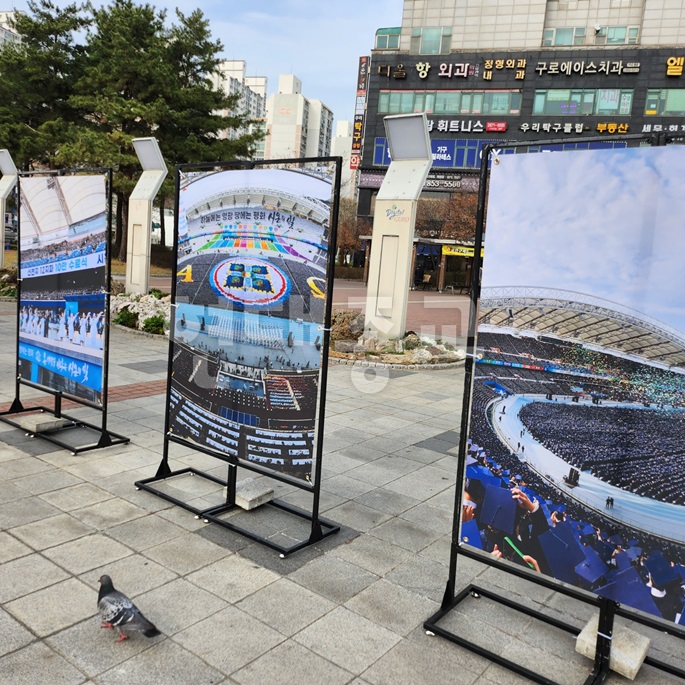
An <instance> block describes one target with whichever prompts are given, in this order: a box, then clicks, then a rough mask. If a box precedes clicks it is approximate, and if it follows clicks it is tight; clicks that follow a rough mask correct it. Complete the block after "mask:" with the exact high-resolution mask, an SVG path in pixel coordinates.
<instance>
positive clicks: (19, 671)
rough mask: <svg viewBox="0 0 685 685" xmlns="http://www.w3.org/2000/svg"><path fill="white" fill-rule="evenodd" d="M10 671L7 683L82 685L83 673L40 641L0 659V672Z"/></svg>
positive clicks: (20, 684)
mask: <svg viewBox="0 0 685 685" xmlns="http://www.w3.org/2000/svg"><path fill="white" fill-rule="evenodd" d="M7 673H11V674H12V675H11V680H9V681H7V680H5V681H4V682H5V683H7V685H36V684H37V683H46V684H47V683H50V685H82V683H83V682H84V680H85V678H84V676H83V673H81V672H80V671H78V670H77V669H75V668H74V667H73V666H72V665H71V664H70V663H68V662H67V661H66V660H65V659H63V658H62V657H61V656H59V654H57V653H56V652H54V651H53V650H52V649H50V647H48V646H47V645H44V644H42V643H41V642H36V643H35V644H32V645H29V646H28V647H24V649H20V650H19V651H18V652H13V653H12V654H8V655H7V656H5V657H3V658H2V659H0V674H7Z"/></svg>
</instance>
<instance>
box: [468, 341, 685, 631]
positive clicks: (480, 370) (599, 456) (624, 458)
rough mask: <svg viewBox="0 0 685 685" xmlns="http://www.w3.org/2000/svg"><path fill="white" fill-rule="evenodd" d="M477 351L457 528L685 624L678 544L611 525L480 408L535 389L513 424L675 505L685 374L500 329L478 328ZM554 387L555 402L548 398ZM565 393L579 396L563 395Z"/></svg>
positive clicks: (614, 480) (483, 543) (495, 551)
mask: <svg viewBox="0 0 685 685" xmlns="http://www.w3.org/2000/svg"><path fill="white" fill-rule="evenodd" d="M478 348H479V349H478V352H479V353H481V354H482V355H483V360H482V362H481V363H479V364H478V366H477V375H476V381H475V383H474V387H473V395H472V409H471V427H470V441H469V457H470V458H469V460H468V462H467V468H466V475H467V484H466V494H465V497H466V500H465V506H464V513H463V520H462V537H467V538H468V540H469V541H470V542H471V544H475V545H476V546H478V547H481V548H482V549H484V550H485V551H487V552H489V553H491V554H492V555H493V556H496V557H505V558H507V559H510V560H512V561H517V562H518V563H521V564H523V565H526V566H527V567H528V568H529V569H531V570H532V571H538V572H542V573H547V574H549V575H552V576H553V577H556V578H558V579H560V580H563V581H565V582H569V583H571V584H574V585H576V586H580V587H583V588H585V589H588V590H591V591H596V592H598V594H601V595H603V596H608V597H610V598H613V599H616V600H617V601H621V602H624V603H627V604H630V605H632V606H634V607H636V608H639V609H642V610H644V611H647V612H649V613H652V614H654V615H657V616H661V617H663V618H665V619H667V620H669V621H675V622H681V623H684V622H685V620H684V619H683V610H684V608H685V566H684V565H685V548H684V547H683V545H682V544H678V543H676V542H673V541H669V540H665V539H663V538H660V537H657V536H654V535H651V534H648V533H645V532H643V531H638V530H636V529H632V528H630V526H628V525H624V524H621V525H620V526H618V525H617V524H616V522H615V520H613V519H612V518H610V517H609V516H604V515H603V513H602V512H601V511H595V510H592V509H589V508H586V507H584V506H582V505H581V504H579V503H578V502H577V501H576V500H574V499H573V498H572V497H571V496H569V495H567V494H566V493H564V492H563V491H560V490H557V489H556V488H555V487H553V485H552V484H550V483H548V482H547V481H546V480H544V479H543V478H542V477H541V476H540V475H539V474H538V473H537V472H536V471H535V470H534V469H533V468H532V467H530V466H529V465H528V464H526V463H525V462H523V461H521V460H520V459H519V457H518V456H517V455H516V454H514V453H513V451H512V450H510V449H509V448H508V447H507V446H506V445H505V444H504V443H503V442H502V441H501V440H500V439H499V437H498V436H497V434H496V432H495V430H494V428H493V425H492V423H491V422H494V420H495V417H494V416H492V415H490V416H489V415H488V407H489V406H490V404H491V402H492V400H494V399H497V398H500V397H501V396H502V393H505V394H509V393H514V394H519V393H527V394H528V395H529V396H530V395H531V394H536V395H540V396H541V399H540V401H534V402H531V403H529V404H527V405H526V406H525V407H524V408H523V409H522V410H521V412H520V414H519V418H520V419H521V421H522V423H523V424H524V426H525V428H524V429H522V433H526V432H529V433H530V436H531V437H532V438H533V439H535V440H536V441H538V442H540V443H541V444H543V445H545V446H546V447H547V448H548V449H550V451H552V452H554V453H555V454H557V455H558V456H560V457H562V458H563V459H565V460H566V461H568V462H569V464H571V465H573V466H575V467H577V468H579V469H581V470H584V469H590V470H591V471H592V473H593V474H594V475H596V476H597V477H599V478H600V479H602V480H605V481H606V482H609V483H611V484H613V485H616V486H618V487H621V488H624V489H626V490H632V491H633V492H636V493H638V494H641V495H644V496H646V497H651V498H655V499H661V500H663V501H666V502H670V503H674V504H681V505H682V504H685V499H684V498H683V491H684V488H683V485H685V476H684V475H683V474H684V473H685V469H683V466H685V456H684V454H685V453H684V452H683V448H682V444H680V441H679V440H678V436H681V435H682V433H683V431H682V429H678V426H682V422H683V421H684V420H685V413H684V412H683V410H682V409H683V407H684V406H685V401H684V398H685V378H684V377H683V376H682V375H680V374H677V373H675V372H672V371H668V370H665V369H662V368H657V367H653V366H647V365H643V364H639V363H637V362H634V361H632V360H628V359H625V358H622V357H618V356H614V355H610V354H608V353H602V352H596V351H589V350H586V349H584V348H582V346H579V345H572V344H558V345H557V344H554V343H550V342H543V341H539V340H536V339H533V338H518V337H516V338H515V337H514V336H510V335H507V334H498V333H491V332H488V333H483V334H479V337H478ZM493 361H495V362H505V363H506V365H503V364H500V365H498V364H492V363H491V362H493ZM488 362H490V363H488ZM523 365H527V366H529V367H535V368H528V369H524V368H523ZM553 393H555V394H561V395H564V396H565V397H564V402H553V401H552V402H550V401H549V397H550V396H551V395H552V394H553ZM543 397H546V398H547V401H545V400H543V399H542V398H543ZM573 397H576V398H578V397H581V398H583V400H581V401H580V402H569V400H571V399H572V398H573ZM610 400H611V404H612V406H605V404H603V403H604V402H609V401H610ZM616 402H619V403H626V406H615V403H616ZM628 405H629V406H628ZM674 422H676V423H674ZM608 514H609V515H610V514H611V510H609V511H608ZM469 526H475V527H476V528H475V532H474V529H469Z"/></svg>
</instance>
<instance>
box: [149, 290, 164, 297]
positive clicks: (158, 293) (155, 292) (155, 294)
mask: <svg viewBox="0 0 685 685" xmlns="http://www.w3.org/2000/svg"><path fill="white" fill-rule="evenodd" d="M150 295H152V297H156V298H157V299H158V300H161V299H162V298H163V297H164V293H163V292H162V291H161V290H160V289H159V288H150Z"/></svg>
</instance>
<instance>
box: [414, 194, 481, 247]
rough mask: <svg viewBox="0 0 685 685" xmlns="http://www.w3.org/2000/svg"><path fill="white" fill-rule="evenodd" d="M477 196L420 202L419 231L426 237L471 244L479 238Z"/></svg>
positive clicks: (466, 195) (417, 228)
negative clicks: (477, 230)
mask: <svg viewBox="0 0 685 685" xmlns="http://www.w3.org/2000/svg"><path fill="white" fill-rule="evenodd" d="M477 208H478V196H477V194H475V193H456V194H454V195H453V196H451V197H446V198H445V199H442V198H435V199H434V198H430V199H429V198H425V199H420V200H419V203H418V206H417V211H416V231H417V233H418V234H419V235H420V236H421V237H423V238H435V239H447V240H460V241H464V242H470V241H472V240H473V239H474V237H475V235H476V210H477Z"/></svg>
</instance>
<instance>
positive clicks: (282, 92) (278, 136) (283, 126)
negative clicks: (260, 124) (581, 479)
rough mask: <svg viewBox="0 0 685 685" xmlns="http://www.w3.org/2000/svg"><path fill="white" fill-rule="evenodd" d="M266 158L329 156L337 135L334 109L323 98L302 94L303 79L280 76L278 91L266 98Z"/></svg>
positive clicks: (287, 75) (285, 75) (288, 75)
mask: <svg viewBox="0 0 685 685" xmlns="http://www.w3.org/2000/svg"><path fill="white" fill-rule="evenodd" d="M266 133H267V137H266V144H265V151H264V158H265V159H290V158H293V157H326V156H328V155H330V151H331V139H332V136H333V112H332V111H331V110H330V109H329V108H328V107H326V105H324V104H323V102H321V101H320V100H309V99H308V98H306V97H305V96H304V95H302V81H300V79H299V78H297V76H294V75H292V74H281V75H280V76H279V77H278V92H277V93H274V94H273V95H271V96H269V98H268V99H267V102H266Z"/></svg>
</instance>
